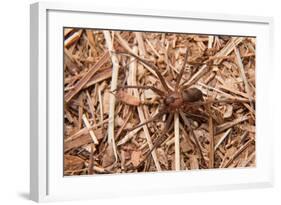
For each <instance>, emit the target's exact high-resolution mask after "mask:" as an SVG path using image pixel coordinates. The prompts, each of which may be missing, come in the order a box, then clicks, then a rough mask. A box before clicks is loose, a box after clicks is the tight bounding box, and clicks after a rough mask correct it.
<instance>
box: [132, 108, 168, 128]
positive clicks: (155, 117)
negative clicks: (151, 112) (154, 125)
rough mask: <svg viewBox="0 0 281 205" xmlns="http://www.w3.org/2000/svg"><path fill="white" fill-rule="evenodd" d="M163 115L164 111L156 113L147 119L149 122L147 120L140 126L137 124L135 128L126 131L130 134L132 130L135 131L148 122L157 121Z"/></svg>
mask: <svg viewBox="0 0 281 205" xmlns="http://www.w3.org/2000/svg"><path fill="white" fill-rule="evenodd" d="M164 114H166V111H162V112H158V113H157V114H156V115H155V116H154V117H152V118H151V119H149V120H147V121H145V122H143V123H141V124H138V125H137V126H135V127H133V128H131V129H128V131H129V132H131V131H133V130H135V129H137V128H139V127H141V126H144V125H146V124H148V123H150V122H153V121H155V120H157V119H158V118H160V117H161V116H163V115H164Z"/></svg>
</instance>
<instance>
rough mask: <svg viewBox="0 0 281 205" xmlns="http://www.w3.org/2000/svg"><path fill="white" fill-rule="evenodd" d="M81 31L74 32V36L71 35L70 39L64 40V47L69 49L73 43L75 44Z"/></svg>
mask: <svg viewBox="0 0 281 205" xmlns="http://www.w3.org/2000/svg"><path fill="white" fill-rule="evenodd" d="M82 32H83V30H82V29H81V30H80V31H77V32H75V33H74V34H72V35H71V36H70V37H68V38H67V39H66V40H64V46H65V47H69V46H71V45H72V44H73V43H75V42H76V41H78V40H79V38H80V36H81V34H82Z"/></svg>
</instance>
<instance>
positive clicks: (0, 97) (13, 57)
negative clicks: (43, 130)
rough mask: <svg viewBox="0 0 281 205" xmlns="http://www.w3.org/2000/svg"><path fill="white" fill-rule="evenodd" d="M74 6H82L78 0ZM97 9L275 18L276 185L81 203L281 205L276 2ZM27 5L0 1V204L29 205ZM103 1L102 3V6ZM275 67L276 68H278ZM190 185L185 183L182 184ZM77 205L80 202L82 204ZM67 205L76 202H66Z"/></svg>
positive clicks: (123, 0)
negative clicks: (264, 204)
mask: <svg viewBox="0 0 281 205" xmlns="http://www.w3.org/2000/svg"><path fill="white" fill-rule="evenodd" d="M78 2H81V3H82V2H83V0H79V1H78ZM92 2H93V3H98V4H99V5H101V6H107V5H110V6H111V7H114V6H123V7H127V8H130V7H131V8H136V7H137V8H151V9H166V10H187V11H188V10H190V11H200V12H220V13H231V14H244V15H245V14H246V15H262V16H273V17H274V20H275V30H274V36H275V47H274V48H273V49H274V53H275V57H276V58H275V67H274V69H275V70H274V73H273V69H272V68H268V70H269V72H272V81H274V82H275V84H276V86H275V90H276V101H275V102H274V106H275V108H274V109H275V110H276V112H275V119H276V120H275V122H272V129H274V128H275V145H276V146H275V156H274V157H275V173H276V175H275V176H276V177H275V179H276V186H275V188H270V189H252V190H237V191H223V192H207V193H187V194H178V195H169V196H153V197H151V196H150V197H139V198H128V199H124V198H121V199H110V200H102V201H85V202H83V203H84V204H93V203H102V204H113V203H114V204H116V205H117V204H132V203H134V204H144V203H151V204H152V203H155V204H196V205H200V204H213V203H214V204H238V203H239V204H240V203H241V204H246V203H248V204H258V203H266V204H277V203H278V202H279V203H280V202H281V197H280V193H281V178H280V176H281V174H280V173H281V170H280V162H281V161H280V156H281V154H280V145H281V143H280V138H281V136H278V134H279V133H280V129H278V128H279V127H278V125H279V123H280V121H281V120H280V116H281V115H280V114H281V112H280V110H281V109H280V107H278V105H279V104H280V103H279V102H280V100H281V99H280V91H279V88H280V83H279V82H280V81H281V71H280V65H281V63H280V57H279V56H280V53H281V52H280V51H281V50H280V46H281V44H280V38H281V12H280V6H279V7H278V5H277V2H278V1H277V0H276V1H270V0H267V1H265V0H263V1H259V2H258V3H257V1H251V2H250V1H246V0H235V1H226V0H222V1H219V0H212V1H207V0H198V1H195V0H192V1H188V0H185V1H184V0H183V1H181V0H169V1H164V0H162V1H161V0H157V1H156V0H155V1H152V0H139V1H136V0H135V1H134V0H118V1H114V0H103V1H100V0H92ZM29 3H33V1H28V0H18V1H15V0H11V1H2V2H1V7H0V15H1V18H0V23H1V27H0V29H1V31H0V90H1V92H0V128H1V129H0V203H1V204H31V203H32V202H31V201H28V200H27V198H28V192H29ZM101 3H103V4H101ZM278 69H279V70H278ZM186 183H188V182H186ZM80 203H81V202H80ZM66 204H78V202H67V203H66Z"/></svg>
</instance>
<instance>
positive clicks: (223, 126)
mask: <svg viewBox="0 0 281 205" xmlns="http://www.w3.org/2000/svg"><path fill="white" fill-rule="evenodd" d="M248 119H249V116H242V117H239V118H237V119H235V120H233V121H232V122H226V123H224V124H221V125H218V126H217V127H216V129H215V133H216V134H219V133H221V132H223V131H224V130H226V129H228V128H231V127H233V126H234V125H237V124H239V123H241V122H244V121H246V120H248Z"/></svg>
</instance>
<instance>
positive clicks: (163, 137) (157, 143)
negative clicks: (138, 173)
mask: <svg viewBox="0 0 281 205" xmlns="http://www.w3.org/2000/svg"><path fill="white" fill-rule="evenodd" d="M172 120H173V115H172V114H170V115H169V116H168V119H167V121H166V122H165V127H164V129H163V130H162V132H161V133H162V134H160V136H159V137H158V138H157V139H156V140H155V143H154V145H153V147H152V148H151V149H150V150H149V152H148V153H147V154H146V155H145V157H144V158H143V160H142V161H141V162H140V163H139V165H138V166H137V167H136V168H139V167H140V166H141V165H142V164H143V163H144V162H145V160H147V158H148V157H149V156H151V153H152V151H153V150H154V149H155V148H157V147H159V146H160V145H161V144H162V143H163V142H164V141H165V140H166V139H167V135H166V133H167V131H168V130H169V128H170V125H171V122H172Z"/></svg>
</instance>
